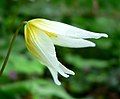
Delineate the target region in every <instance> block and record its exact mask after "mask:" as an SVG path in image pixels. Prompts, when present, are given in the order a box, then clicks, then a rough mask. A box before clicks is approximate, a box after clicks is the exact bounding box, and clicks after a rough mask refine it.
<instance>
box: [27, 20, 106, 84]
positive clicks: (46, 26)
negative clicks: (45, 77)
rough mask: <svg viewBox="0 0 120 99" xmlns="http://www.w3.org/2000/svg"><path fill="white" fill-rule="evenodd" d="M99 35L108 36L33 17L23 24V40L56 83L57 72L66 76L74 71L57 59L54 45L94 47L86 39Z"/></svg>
mask: <svg viewBox="0 0 120 99" xmlns="http://www.w3.org/2000/svg"><path fill="white" fill-rule="evenodd" d="M101 37H108V35H107V34H104V33H94V32H90V31H86V30H83V29H80V28H77V27H74V26H71V25H67V24H64V23H60V22H56V21H50V20H46V19H33V20H30V21H28V22H27V24H26V25H25V41H26V45H27V48H28V50H29V51H30V52H31V53H32V54H33V55H34V56H35V57H36V58H37V59H38V60H39V62H40V63H41V64H43V65H45V66H47V67H48V69H49V70H50V72H51V74H52V76H53V79H54V82H55V83H56V84H57V85H60V84H61V82H60V81H59V80H58V73H59V74H61V75H62V76H64V77H66V78H67V77H69V75H74V74H75V73H74V72H73V71H72V70H69V69H67V68H66V67H65V66H64V65H63V64H61V63H60V62H59V61H58V59H57V57H56V52H55V47H54V45H59V46H63V47H70V48H81V47H94V46H95V43H93V42H91V41H88V40H86V39H88V38H95V39H98V38H101Z"/></svg>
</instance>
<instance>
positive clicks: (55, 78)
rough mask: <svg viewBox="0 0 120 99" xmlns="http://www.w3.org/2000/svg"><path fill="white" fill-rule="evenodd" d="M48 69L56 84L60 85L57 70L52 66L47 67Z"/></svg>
mask: <svg viewBox="0 0 120 99" xmlns="http://www.w3.org/2000/svg"><path fill="white" fill-rule="evenodd" d="M48 69H49V70H50V72H51V74H52V77H53V80H54V82H55V83H56V84H57V85H61V82H60V81H59V80H58V72H57V71H56V70H55V69H54V68H52V67H48Z"/></svg>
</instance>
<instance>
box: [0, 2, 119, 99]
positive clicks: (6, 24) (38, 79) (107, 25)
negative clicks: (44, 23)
mask: <svg viewBox="0 0 120 99" xmlns="http://www.w3.org/2000/svg"><path fill="white" fill-rule="evenodd" d="M33 18H47V19H51V20H56V21H61V22H64V23H68V24H71V25H74V26H77V27H80V28H83V29H87V30H90V31H95V32H105V33H107V34H108V35H109V38H108V39H106V38H102V39H99V40H92V41H94V42H95V43H96V44H97V46H96V47H95V48H82V49H69V48H62V47H58V46H57V47H56V51H57V56H58V59H59V60H60V61H61V62H62V63H63V64H64V65H65V66H66V67H68V68H70V69H72V70H73V71H74V72H75V73H76V75H75V76H72V77H70V78H69V79H65V78H63V77H61V76H60V77H59V79H60V80H61V82H62V85H61V86H57V85H55V84H54V82H53V81H52V77H51V74H50V72H49V70H48V69H47V68H46V67H45V66H42V65H41V64H40V63H39V62H38V61H37V60H36V59H34V58H33V57H32V56H31V55H30V54H29V53H28V51H27V49H26V47H25V42H24V34H23V33H24V31H23V28H22V29H21V31H20V33H19V36H18V37H17V39H16V42H15V43H14V47H13V50H12V54H11V57H10V59H9V62H8V65H7V67H6V69H5V71H4V74H3V76H2V77H0V99H81V98H82V99H120V94H119V92H120V1H119V0H0V64H2V61H3V59H4V57H5V55H6V51H7V48H8V45H9V41H10V38H11V35H12V34H13V33H14V32H15V30H16V29H17V27H18V25H19V24H20V22H21V21H23V20H30V19H33Z"/></svg>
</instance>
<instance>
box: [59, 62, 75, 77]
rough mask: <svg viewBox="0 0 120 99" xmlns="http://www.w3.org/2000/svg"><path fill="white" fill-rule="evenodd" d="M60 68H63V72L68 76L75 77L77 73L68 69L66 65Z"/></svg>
mask: <svg viewBox="0 0 120 99" xmlns="http://www.w3.org/2000/svg"><path fill="white" fill-rule="evenodd" d="M60 67H61V68H62V70H63V71H64V72H65V73H66V74H71V75H75V73H74V72H73V71H72V70H70V69H68V68H66V67H65V66H64V65H62V64H61V63H60Z"/></svg>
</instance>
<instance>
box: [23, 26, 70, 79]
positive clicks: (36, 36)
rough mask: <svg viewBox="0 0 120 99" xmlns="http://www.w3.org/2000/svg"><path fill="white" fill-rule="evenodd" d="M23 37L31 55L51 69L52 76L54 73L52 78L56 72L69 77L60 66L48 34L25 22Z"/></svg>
mask: <svg viewBox="0 0 120 99" xmlns="http://www.w3.org/2000/svg"><path fill="white" fill-rule="evenodd" d="M25 38H26V44H27V47H28V49H29V51H30V52H31V53H32V54H33V55H35V56H36V57H37V58H38V59H39V60H40V62H41V63H42V64H44V65H45V66H47V67H48V68H49V70H50V71H52V72H51V74H52V76H54V75H55V77H53V78H54V80H55V78H56V74H57V73H58V72H59V73H60V74H61V75H62V76H64V77H66V78H67V77H69V75H67V74H66V73H65V72H64V71H63V70H62V69H61V68H60V66H59V61H58V60H57V57H56V53H55V48H54V45H53V43H52V41H51V39H50V38H49V36H47V34H46V33H45V32H44V31H42V30H40V29H39V28H36V27H34V26H33V25H31V24H27V26H26V28H25ZM51 68H52V69H51ZM53 70H54V71H53ZM56 72H57V73H56ZM55 81H56V80H55Z"/></svg>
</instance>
